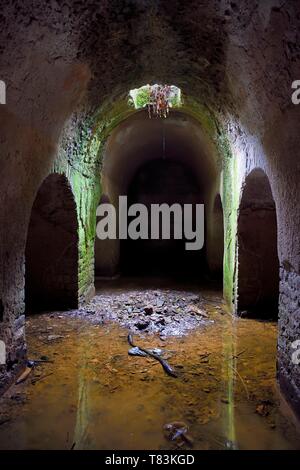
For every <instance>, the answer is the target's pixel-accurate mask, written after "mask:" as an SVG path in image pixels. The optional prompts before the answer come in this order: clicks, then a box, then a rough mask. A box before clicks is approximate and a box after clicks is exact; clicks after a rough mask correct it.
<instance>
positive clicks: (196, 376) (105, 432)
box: [0, 284, 300, 449]
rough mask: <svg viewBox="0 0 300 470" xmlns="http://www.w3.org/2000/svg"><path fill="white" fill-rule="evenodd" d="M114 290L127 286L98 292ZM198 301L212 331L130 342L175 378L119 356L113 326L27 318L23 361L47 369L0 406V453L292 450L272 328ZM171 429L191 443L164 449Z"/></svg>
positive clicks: (293, 432) (210, 297) (295, 437)
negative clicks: (155, 355)
mask: <svg viewBox="0 0 300 470" xmlns="http://www.w3.org/2000/svg"><path fill="white" fill-rule="evenodd" d="M124 289H125V291H126V292H128V291H129V292H130V291H131V290H132V289H133V291H134V285H130V284H127V285H126V286H125V287H124V286H123V287H122V285H121V286H120V285H117V287H116V288H114V287H113V286H111V285H109V286H108V287H104V288H103V289H102V292H105V293H106V294H112V295H114V294H116V293H117V292H118V293H120V292H121V293H122V292H123V291H124ZM146 290H147V289H146ZM146 290H145V291H146ZM191 292H195V289H191ZM100 294H101V292H100ZM200 296H201V297H202V299H203V305H204V307H205V310H206V312H207V313H208V316H209V319H210V320H213V322H207V323H204V324H201V325H199V326H198V327H196V328H195V329H193V330H190V331H189V332H188V333H187V334H186V335H184V336H182V337H176V336H172V337H166V338H163V339H161V338H160V336H159V335H158V334H146V333H141V334H139V335H135V336H134V340H135V342H136V343H137V344H138V345H140V346H143V347H146V348H149V347H150V348H151V347H152V348H153V347H156V348H160V349H162V350H163V351H165V353H164V357H165V358H166V359H167V360H168V362H169V364H170V365H171V366H172V367H174V369H175V370H176V371H177V373H178V377H177V378H173V377H170V376H168V375H167V374H166V373H165V372H164V370H163V369H162V367H161V365H160V364H159V362H158V361H156V360H155V359H152V358H148V357H146V358H145V357H134V356H128V349H129V348H130V346H129V345H128V342H127V333H128V331H127V329H125V328H124V327H121V326H120V325H119V324H118V323H116V322H111V321H106V322H104V324H103V323H102V322H99V324H97V323H95V322H93V323H92V322H90V321H89V320H88V319H86V318H80V316H79V317H78V316H77V317H74V316H69V315H68V314H67V313H51V314H49V313H45V314H41V315H36V316H31V317H29V318H28V320H27V325H26V332H27V342H28V356H29V358H30V359H39V358H41V357H42V358H44V359H49V360H51V361H53V362H51V363H45V364H42V365H39V366H36V367H35V368H34V369H33V371H32V372H31V374H30V375H29V377H28V378H27V380H26V381H25V382H24V383H22V384H19V385H14V386H13V387H11V389H10V390H9V391H8V392H7V393H6V394H5V396H4V397H2V398H1V400H0V406H1V412H0V448H1V449H174V448H177V447H181V448H189V446H190V445H193V448H194V449H226V448H236V449H300V434H299V429H298V427H297V425H296V424H295V422H294V420H293V417H292V415H291V413H290V411H289V410H288V408H287V406H286V405H285V404H284V402H283V400H282V398H281V397H280V394H279V392H278V389H277V386H276V380H275V376H276V338H277V325H276V323H272V322H260V321H256V320H247V319H237V318H235V319H233V318H232V317H231V315H229V313H228V312H227V310H226V307H225V305H224V303H223V302H222V298H221V294H220V292H218V291H214V290H207V291H204V290H201V292H200ZM173 422H183V423H185V425H186V426H187V427H188V433H189V436H190V437H191V439H192V443H190V442H187V441H186V440H185V439H182V438H180V437H179V438H176V439H175V440H173V441H172V440H169V437H170V436H168V435H167V434H166V432H165V431H164V425H166V424H168V423H173Z"/></svg>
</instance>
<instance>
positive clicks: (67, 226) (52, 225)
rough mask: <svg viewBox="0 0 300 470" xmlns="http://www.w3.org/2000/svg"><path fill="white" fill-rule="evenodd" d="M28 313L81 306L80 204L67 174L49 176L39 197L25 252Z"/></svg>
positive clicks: (31, 219)
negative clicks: (78, 210) (79, 299)
mask: <svg viewBox="0 0 300 470" xmlns="http://www.w3.org/2000/svg"><path fill="white" fill-rule="evenodd" d="M25 305H26V311H27V313H30V312H39V311H43V310H46V309H60V310H63V309H68V308H76V307H77V306H78V234H77V216H76V206H75V202H74V198H73V194H72V191H71V188H70V186H69V184H68V182H67V180H66V178H65V176H63V175H58V174H52V175H50V176H48V177H47V178H46V179H45V180H44V182H43V183H42V185H41V186H40V189H39V191H38V193H37V196H36V198H35V201H34V204H33V207H32V212H31V217H30V223H29V228H28V235H27V244H26V251H25Z"/></svg>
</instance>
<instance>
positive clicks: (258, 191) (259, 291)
mask: <svg viewBox="0 0 300 470" xmlns="http://www.w3.org/2000/svg"><path fill="white" fill-rule="evenodd" d="M238 262H239V276H238V310H239V312H240V313H241V312H242V313H243V315H247V316H252V317H258V318H262V319H270V318H271V319H275V320H277V318H278V296H279V261H278V253H277V217H276V206H275V202H274V199H273V196H272V191H271V187H270V183H269V180H268V177H267V176H266V174H265V173H264V172H263V171H262V170H260V169H255V170H253V171H252V172H251V173H250V175H248V177H247V178H246V182H245V187H244V191H243V195H242V200H241V204H240V212H239V218H238Z"/></svg>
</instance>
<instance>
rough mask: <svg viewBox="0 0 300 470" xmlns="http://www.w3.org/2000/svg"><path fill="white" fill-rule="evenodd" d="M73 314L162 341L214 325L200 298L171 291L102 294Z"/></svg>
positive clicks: (49, 339)
mask: <svg viewBox="0 0 300 470" xmlns="http://www.w3.org/2000/svg"><path fill="white" fill-rule="evenodd" d="M71 315H73V316H82V315H84V317H85V318H88V319H89V320H90V321H91V322H93V323H95V324H101V323H105V322H107V321H117V322H118V323H119V324H120V325H121V326H123V327H125V328H128V329H129V330H130V331H132V333H133V334H134V333H138V332H140V331H142V332H144V333H151V334H153V333H154V334H155V333H158V334H159V336H160V338H161V340H162V341H164V340H165V339H166V338H167V337H169V336H182V335H184V334H186V333H187V332H188V331H189V330H191V329H193V328H196V327H199V326H202V325H206V324H207V323H213V320H210V319H209V318H208V317H209V315H208V313H207V310H206V309H205V306H204V304H203V302H202V298H201V297H200V296H199V295H197V294H192V293H190V292H182V291H176V290H168V289H161V290H151V289H149V290H147V291H145V290H141V291H139V290H135V291H129V292H121V293H119V294H117V293H114V294H113V295H110V294H104V295H103V294H101V296H95V297H94V298H93V299H92V300H91V301H90V302H89V303H88V304H87V305H86V306H85V307H81V308H80V309H78V310H73V311H72V312H71ZM59 338H60V336H59V335H49V336H48V341H54V340H56V339H59Z"/></svg>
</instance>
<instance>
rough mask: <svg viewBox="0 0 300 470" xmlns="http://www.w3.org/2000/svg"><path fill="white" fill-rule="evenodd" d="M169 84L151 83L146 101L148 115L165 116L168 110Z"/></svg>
mask: <svg viewBox="0 0 300 470" xmlns="http://www.w3.org/2000/svg"><path fill="white" fill-rule="evenodd" d="M170 97H171V86H170V85H153V86H152V87H151V91H150V99H149V103H148V113H149V117H150V118H151V117H152V116H154V117H164V118H166V117H167V116H168V114H169V112H170V106H171V104H170Z"/></svg>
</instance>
